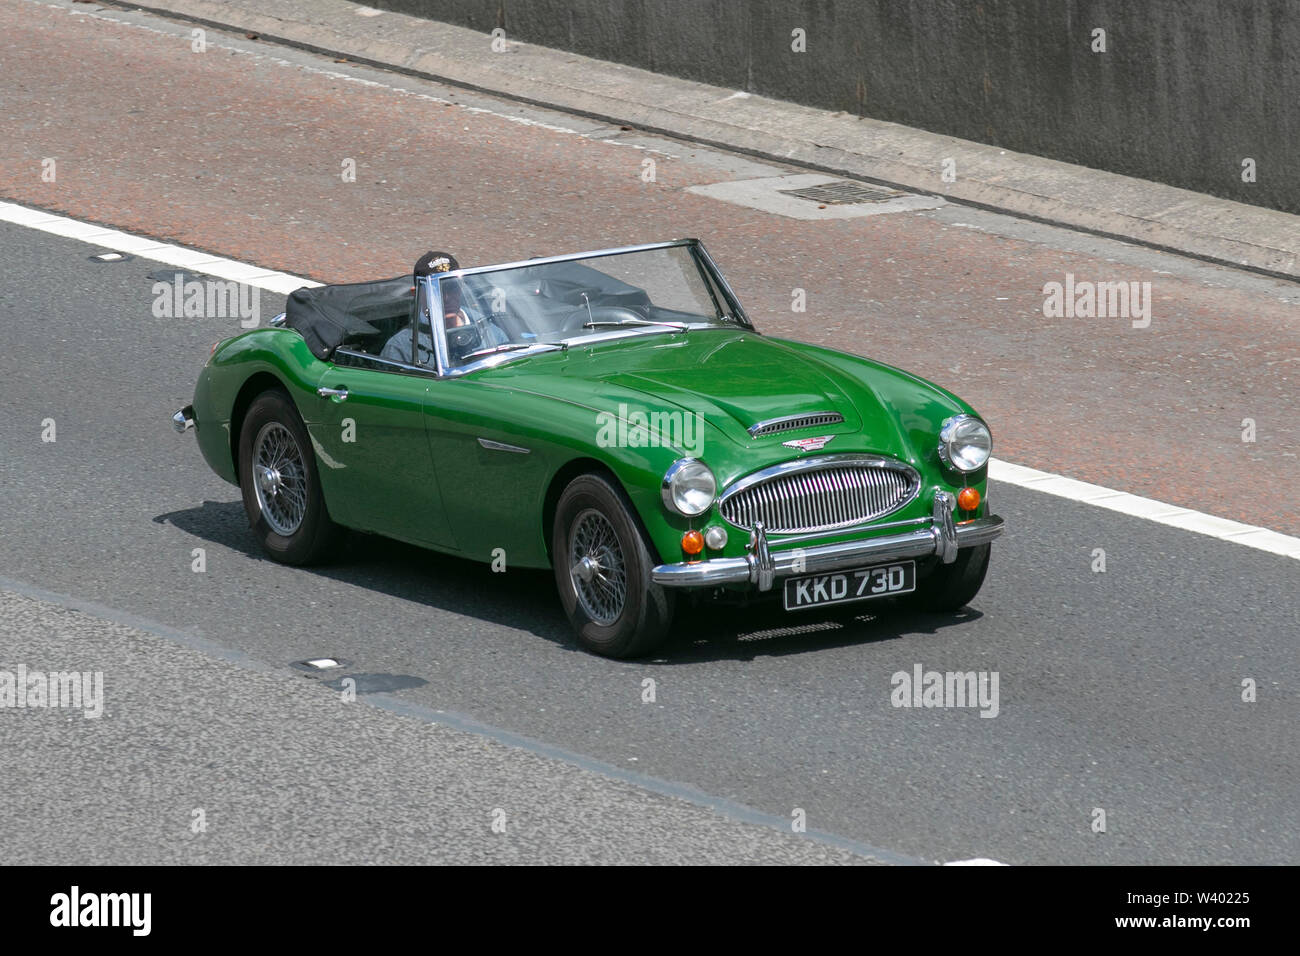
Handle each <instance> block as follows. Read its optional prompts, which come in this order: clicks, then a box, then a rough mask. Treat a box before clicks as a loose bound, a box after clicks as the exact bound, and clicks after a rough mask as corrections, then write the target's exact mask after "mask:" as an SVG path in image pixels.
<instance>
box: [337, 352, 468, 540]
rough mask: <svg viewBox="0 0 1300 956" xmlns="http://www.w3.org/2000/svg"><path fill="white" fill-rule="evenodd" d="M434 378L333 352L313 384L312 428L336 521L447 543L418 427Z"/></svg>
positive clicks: (429, 461)
mask: <svg viewBox="0 0 1300 956" xmlns="http://www.w3.org/2000/svg"><path fill="white" fill-rule="evenodd" d="M434 381H435V379H434V375H433V373H432V372H421V371H418V370H414V369H410V368H407V367H403V366H398V365H392V366H390V367H385V364H384V363H382V362H380V361H378V360H376V359H374V358H373V357H370V356H364V355H357V354H355V353H349V352H348V351H346V350H344V349H339V350H338V351H336V353H335V355H334V362H333V364H332V365H331V367H330V368H329V370H328V371H327V372H326V373H325V374H324V375H323V376H322V377H321V380H320V382H319V383H318V388H317V394H318V396H319V398H318V400H319V402H320V403H321V404H320V408H319V415H318V420H319V422H320V425H319V426H318V427H317V429H316V432H315V433H314V434H313V441H314V443H315V444H316V446H317V447H316V452H317V460H318V461H319V462H320V465H321V468H322V469H330V470H331V471H332V474H331V475H330V481H329V485H330V486H331V488H332V489H333V491H332V492H331V497H330V499H329V501H328V504H329V508H330V511H331V514H333V516H334V517H335V519H336V520H338V521H340V522H342V523H344V524H347V525H348V526H349V527H353V528H358V529H360V530H363V531H373V532H376V533H378V534H383V535H387V536H389V537H393V538H398V539H401V540H403V541H410V542H412V543H415V544H420V545H426V546H432V547H438V548H443V549H454V547H455V544H454V540H453V537H452V533H451V529H450V527H449V525H448V522H447V512H446V509H445V508H444V507H443V501H442V497H441V495H440V494H439V490H438V480H437V475H436V472H435V470H434V466H433V458H432V454H431V452H430V448H429V442H428V439H427V436H426V434H425V423H424V405H425V400H426V396H427V394H428V391H429V387H430V385H431V384H433V383H434ZM336 498H337V499H339V500H338V501H337V502H336V500H335V499H336ZM336 508H337V509H338V510H339V512H340V513H338V514H334V512H335V509H336Z"/></svg>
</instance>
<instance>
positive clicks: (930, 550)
mask: <svg viewBox="0 0 1300 956" xmlns="http://www.w3.org/2000/svg"><path fill="white" fill-rule="evenodd" d="M956 504H957V500H956V498H955V497H954V496H953V495H952V494H951V493H949V492H947V491H936V492H935V495H934V517H933V519H932V521H931V522H930V524H929V525H928V526H924V527H920V528H916V529H914V530H912V531H907V532H904V533H902V534H890V535H884V536H882V537H879V538H868V539H867V540H865V541H842V542H840V543H839V544H823V545H818V546H816V547H812V548H795V549H793V550H790V551H772V550H771V549H770V548H769V546H768V542H767V535H766V534H765V533H764V531H763V526H762V524H761V523H760V524H756V525H755V526H754V530H753V532H751V534H750V536H749V545H748V548H749V554H747V555H745V556H744V557H743V558H713V559H711V560H707V561H689V562H683V563H681V564H661V565H658V566H657V567H656V568H655V569H654V570H653V571H652V572H651V573H650V576H651V578H652V579H653V580H654V582H655V583H656V584H661V585H663V586H664V587H670V588H701V587H714V586H717V585H722V584H751V585H754V586H756V587H757V588H758V590H760V591H770V590H771V589H772V585H773V582H774V581H775V580H776V579H777V578H783V577H789V576H790V575H792V574H819V573H821V572H823V571H834V570H837V569H839V568H850V567H861V566H862V565H864V564H872V563H875V562H879V561H892V560H895V559H898V558H921V557H928V556H929V555H932V554H937V555H938V556H939V558H940V560H942V561H943V562H944V564H951V563H952V562H953V561H955V560H957V551H958V549H959V548H973V547H975V546H976V545H981V544H986V543H988V542H989V541H992V540H993V539H994V538H996V537H997V536H998V535H1000V534H1001V533H1002V531H1003V521H1002V519H1001V518H1000V517H999V516H997V515H989V516H988V517H987V518H976V519H974V520H973V521H965V522H962V523H961V524H956V523H955V522H954V521H953V517H952V513H953V508H954V507H955V506H956Z"/></svg>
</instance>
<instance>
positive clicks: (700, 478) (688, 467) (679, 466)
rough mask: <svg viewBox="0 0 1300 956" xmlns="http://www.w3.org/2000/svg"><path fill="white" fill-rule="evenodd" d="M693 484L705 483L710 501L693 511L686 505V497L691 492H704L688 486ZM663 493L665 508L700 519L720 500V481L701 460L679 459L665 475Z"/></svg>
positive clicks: (701, 488) (700, 488) (699, 488)
mask: <svg viewBox="0 0 1300 956" xmlns="http://www.w3.org/2000/svg"><path fill="white" fill-rule="evenodd" d="M706 479H707V481H705V480H706ZM691 482H696V483H699V482H705V484H706V485H707V494H708V501H706V502H705V503H704V505H703V507H700V508H699V509H698V510H692V506H691V505H689V504H687V503H686V501H685V496H686V494H688V493H689V492H691V491H696V492H699V491H703V490H704V488H703V487H699V486H697V487H695V488H690V487H688V485H689V483H691ZM661 491H662V495H663V500H664V507H666V508H667V509H668V510H669V511H672V512H674V513H675V514H679V515H682V516H684V517H687V518H698V517H699V516H700V515H702V514H704V513H705V512H707V511H708V510H709V509H710V508H712V507H713V503H714V502H715V501H717V500H718V479H717V478H715V477H714V475H713V471H712V469H710V468H709V466H708V465H706V464H705V463H704V462H702V461H700V459H698V458H679V459H677V460H676V461H675V462H673V463H672V466H671V467H670V468H669V469H668V471H667V472H665V473H664V481H663V487H662V489H661Z"/></svg>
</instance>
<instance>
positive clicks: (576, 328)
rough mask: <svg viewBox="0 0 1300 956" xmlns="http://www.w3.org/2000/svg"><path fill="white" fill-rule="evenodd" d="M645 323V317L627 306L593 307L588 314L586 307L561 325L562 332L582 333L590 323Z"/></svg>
mask: <svg viewBox="0 0 1300 956" xmlns="http://www.w3.org/2000/svg"><path fill="white" fill-rule="evenodd" d="M628 320H632V321H634V322H644V321H645V316H644V315H642V314H641V313H639V312H637V311H636V310H635V309H630V308H628V307H627V306H625V305H593V306H592V307H591V311H590V312H588V310H587V307H586V306H585V305H584V306H583V307H582V308H580V309H574V310H573V311H572V312H570V313H569V314H568V315H566V316H565V317H564V322H563V323H562V324H561V325H560V331H562V332H582V331H584V329H583V326H584V325H585V324H586V323H588V322H626V321H628Z"/></svg>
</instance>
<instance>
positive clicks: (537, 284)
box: [440, 245, 737, 366]
mask: <svg viewBox="0 0 1300 956" xmlns="http://www.w3.org/2000/svg"><path fill="white" fill-rule="evenodd" d="M440 290H441V292H442V303H443V313H444V324H445V327H446V332H447V348H448V353H449V358H450V360H451V364H452V365H453V366H463V365H466V364H469V363H471V362H476V361H479V360H481V359H483V358H485V357H487V356H490V355H493V354H496V353H501V352H512V351H522V350H524V349H526V348H529V347H530V346H545V345H551V346H555V347H560V346H563V345H570V344H575V343H578V342H581V341H582V340H584V339H589V338H594V337H597V336H599V337H606V338H608V337H611V336H622V335H656V334H660V335H662V334H682V335H684V334H687V333H688V332H689V331H690V330H693V329H707V328H717V327H732V328H734V327H735V326H736V324H737V320H736V319H735V318H734V317H732V316H731V315H730V313H729V311H728V309H727V303H726V300H725V298H724V296H723V294H722V291H721V290H720V289H719V288H718V287H717V285H716V284H715V283H714V281H713V280H712V279H710V278H707V273H706V271H705V270H704V268H703V266H702V264H701V263H699V262H698V261H697V259H696V257H695V254H694V253H693V251H692V249H691V247H690V246H686V245H681V246H668V247H661V248H657V249H643V250H640V251H636V252H622V253H617V254H614V255H603V256H591V257H588V258H584V259H571V260H565V261H561V262H546V263H539V264H537V265H528V264H526V263H525V264H523V265H517V266H511V267H508V268H502V269H492V270H488V271H485V272H476V273H471V274H469V275H463V276H457V275H452V276H447V277H445V278H443V279H441V280H440Z"/></svg>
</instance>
